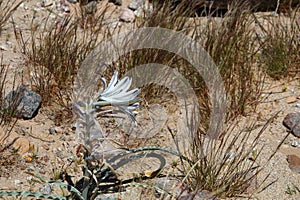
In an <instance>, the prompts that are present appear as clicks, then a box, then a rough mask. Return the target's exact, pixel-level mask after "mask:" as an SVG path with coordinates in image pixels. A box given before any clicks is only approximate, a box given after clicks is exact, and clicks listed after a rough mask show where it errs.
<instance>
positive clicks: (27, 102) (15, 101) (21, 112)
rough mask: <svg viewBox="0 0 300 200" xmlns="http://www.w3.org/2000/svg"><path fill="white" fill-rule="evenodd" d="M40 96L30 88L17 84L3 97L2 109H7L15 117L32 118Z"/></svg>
mask: <svg viewBox="0 0 300 200" xmlns="http://www.w3.org/2000/svg"><path fill="white" fill-rule="evenodd" d="M41 102H42V97H41V96H40V95H39V94H37V93H35V92H33V91H32V90H30V89H28V88H26V87H23V86H19V87H18V88H17V90H14V91H11V92H10V93H8V95H7V96H6V97H5V102H4V105H3V109H2V110H7V109H9V110H10V111H12V112H13V113H14V116H15V117H17V118H23V119H32V118H33V117H35V116H36V115H37V113H38V109H39V108H40V106H41Z"/></svg>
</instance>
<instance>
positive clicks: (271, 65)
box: [256, 9, 300, 79]
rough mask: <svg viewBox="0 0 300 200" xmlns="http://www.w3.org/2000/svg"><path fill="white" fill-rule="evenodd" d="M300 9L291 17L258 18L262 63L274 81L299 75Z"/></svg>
mask: <svg viewBox="0 0 300 200" xmlns="http://www.w3.org/2000/svg"><path fill="white" fill-rule="evenodd" d="M298 10H299V9H296V10H295V11H293V12H292V14H291V16H289V17H287V16H282V15H279V16H278V17H269V18H262V19H261V18H256V24H257V26H258V27H259V36H260V37H259V38H258V41H259V43H260V48H261V51H260V56H259V58H260V62H261V63H262V64H263V66H264V70H265V72H266V73H267V74H268V75H269V76H270V77H272V78H274V79H280V78H282V77H287V76H288V75H296V74H297V73H299V63H300V57H299V55H300V49H299V46H300V45H299V43H300V39H299V33H300V21H299V11H298Z"/></svg>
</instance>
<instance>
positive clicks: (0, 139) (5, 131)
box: [0, 57, 20, 152]
mask: <svg viewBox="0 0 300 200" xmlns="http://www.w3.org/2000/svg"><path fill="white" fill-rule="evenodd" d="M8 69H9V66H7V65H5V64H3V58H2V57H1V58H0V128H1V129H0V152H3V151H4V150H5V149H7V148H8V147H9V146H10V145H12V144H13V142H14V141H12V142H11V143H7V142H6V139H7V138H8V137H9V135H10V133H11V131H12V129H13V127H14V125H15V124H16V122H17V119H14V118H13V117H14V116H15V110H16V107H17V106H18V105H17V103H18V102H19V99H20V97H19V96H17V95H15V97H14V98H13V99H12V101H7V100H6V99H5V97H6V89H7V86H8V83H7V80H8ZM15 79H16V76H15V75H14V81H13V88H14V85H15Z"/></svg>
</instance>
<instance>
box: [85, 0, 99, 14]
mask: <svg viewBox="0 0 300 200" xmlns="http://www.w3.org/2000/svg"><path fill="white" fill-rule="evenodd" d="M83 9H84V10H85V13H86V14H94V13H96V11H97V2H96V1H91V2H88V3H87V4H86V5H85V6H83Z"/></svg>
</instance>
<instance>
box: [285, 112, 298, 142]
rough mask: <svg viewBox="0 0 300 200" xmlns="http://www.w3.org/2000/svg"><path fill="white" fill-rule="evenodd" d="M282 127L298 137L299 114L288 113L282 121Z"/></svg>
mask: <svg viewBox="0 0 300 200" xmlns="http://www.w3.org/2000/svg"><path fill="white" fill-rule="evenodd" d="M282 123H283V125H284V126H285V127H286V128H287V129H289V131H291V133H292V134H293V135H294V136H296V137H300V113H299V112H294V113H289V114H287V115H286V116H285V118H284V119H283V122H282Z"/></svg>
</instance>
